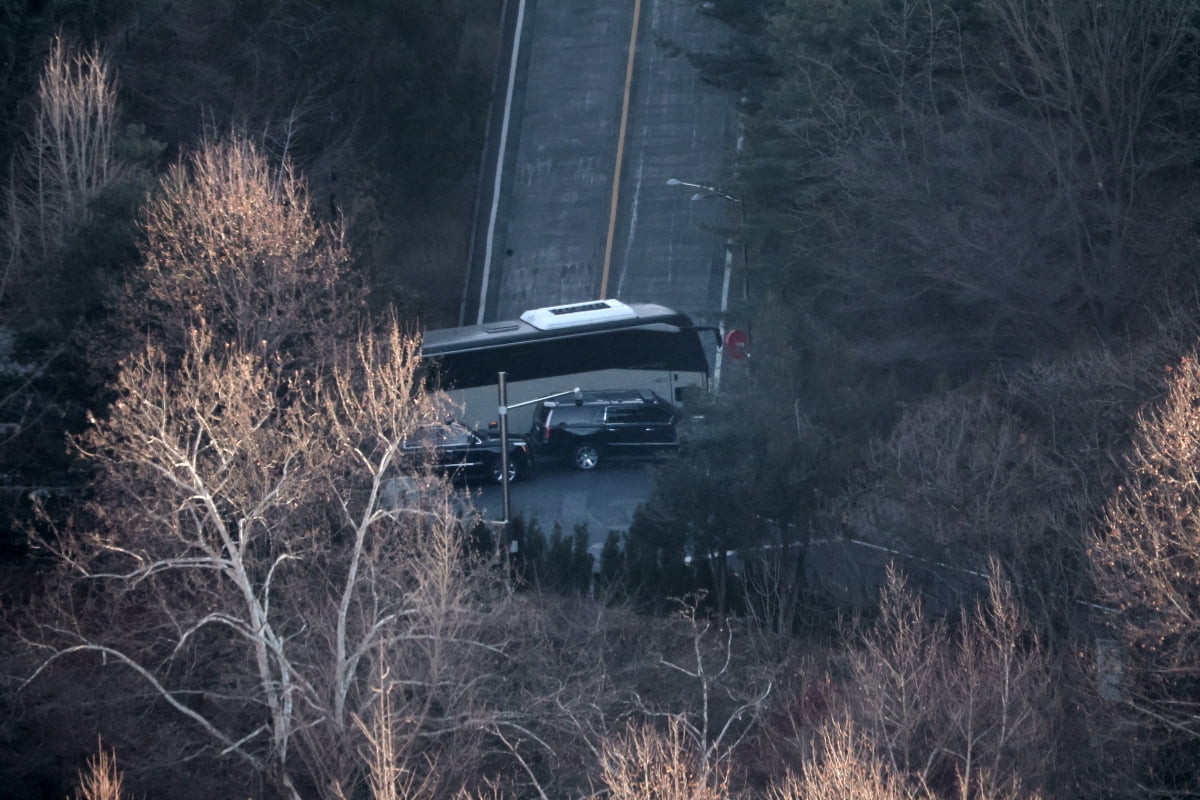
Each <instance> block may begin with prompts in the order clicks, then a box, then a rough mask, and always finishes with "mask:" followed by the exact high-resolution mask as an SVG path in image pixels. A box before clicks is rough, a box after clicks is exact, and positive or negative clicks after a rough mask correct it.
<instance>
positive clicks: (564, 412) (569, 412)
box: [550, 406, 604, 428]
mask: <svg viewBox="0 0 1200 800" xmlns="http://www.w3.org/2000/svg"><path fill="white" fill-rule="evenodd" d="M603 416H604V407H603V406H558V407H557V408H555V409H554V410H553V413H551V415H550V426H551V427H552V428H558V427H561V426H564V425H595V424H598V423H599V422H600V421H601V419H602V418H603Z"/></svg>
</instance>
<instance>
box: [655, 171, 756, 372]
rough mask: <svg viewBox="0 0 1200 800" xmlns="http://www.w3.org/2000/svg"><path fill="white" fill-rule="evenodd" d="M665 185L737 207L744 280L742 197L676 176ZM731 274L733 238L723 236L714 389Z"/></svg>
mask: <svg viewBox="0 0 1200 800" xmlns="http://www.w3.org/2000/svg"><path fill="white" fill-rule="evenodd" d="M667 185H668V186H686V187H688V188H689V189H698V190H700V191H701V192H705V194H699V193H697V194H693V195H692V199H693V200H703V199H704V198H706V197H720V198H723V199H725V200H728V201H729V202H731V203H733V204H734V205H736V206H737V209H738V231H739V232H740V233H741V235H742V274H743V280H744V279H745V277H744V276H745V270H746V265H747V253H746V240H745V228H746V204H745V203H743V202H742V199H741V198H740V197H737V196H735V195H732V194H730V193H729V192H726V191H724V190H722V189H718V188H717V187H715V186H709V185H708V184H704V183H691V182H689V181H681V180H679V179H678V178H667ZM732 275H733V238H732V237H726V238H725V275H724V277H723V278H722V280H721V319H720V321H719V322H718V323H717V328H718V330H720V332H721V343H722V347H721V348H719V349H718V350H717V356H716V363H715V364H714V366H713V384H714V385H715V390H716V391H720V389H721V360H722V359H721V355H722V353H723V351H724V346H723V345H724V342H725V314H726V313H727V312H728V311H729V281H730V277H731V276H732ZM743 299H745V298H743Z"/></svg>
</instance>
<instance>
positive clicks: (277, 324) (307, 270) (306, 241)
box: [123, 135, 364, 362]
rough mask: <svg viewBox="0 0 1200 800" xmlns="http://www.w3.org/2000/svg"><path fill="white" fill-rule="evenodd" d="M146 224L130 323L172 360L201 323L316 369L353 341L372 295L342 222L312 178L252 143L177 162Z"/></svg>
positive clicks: (232, 139)
mask: <svg viewBox="0 0 1200 800" xmlns="http://www.w3.org/2000/svg"><path fill="white" fill-rule="evenodd" d="M141 225H142V229H143V231H144V233H145V245H144V247H143V263H142V266H141V268H140V270H139V271H138V273H137V274H136V275H135V277H134V280H133V281H132V283H131V285H130V291H129V292H128V294H127V297H126V302H125V304H124V308H123V314H124V316H125V319H126V325H125V327H126V330H128V331H131V332H139V333H143V335H148V336H149V337H150V339H151V340H152V341H156V342H159V343H160V344H161V346H163V347H164V348H165V349H166V350H167V352H168V353H173V354H174V353H178V352H179V351H180V350H181V349H182V348H184V347H185V346H186V342H187V336H188V331H190V330H191V329H192V328H194V327H196V326H199V325H201V324H203V325H206V326H207V327H209V328H210V329H211V330H213V332H214V334H216V335H218V336H219V337H221V338H222V339H226V340H229V341H232V342H236V343H237V344H238V345H239V346H240V347H241V348H242V350H243V351H245V352H266V353H280V352H283V353H287V354H288V355H289V356H290V357H293V358H297V357H299V358H303V357H304V356H307V357H308V360H309V361H310V362H311V361H312V360H314V351H317V350H318V348H321V347H326V346H328V344H329V337H330V335H332V334H341V335H342V336H345V337H352V335H353V331H354V330H355V328H356V326H357V322H358V319H357V318H358V315H359V313H360V312H361V310H362V302H363V298H364V294H363V290H362V288H361V286H360V285H359V284H358V283H357V282H356V281H355V280H353V276H352V274H351V273H350V271H349V265H350V256H349V252H348V250H347V247H346V243H345V239H344V231H343V229H342V226H341V223H340V221H339V222H335V223H333V224H324V223H321V222H318V221H317V219H316V217H315V215H314V213H313V209H312V207H311V199H310V197H309V194H308V189H307V186H306V183H305V181H304V179H303V178H302V177H301V176H299V175H297V174H296V173H295V172H293V170H292V168H291V166H290V165H289V164H287V163H284V164H283V165H282V166H280V167H279V168H274V167H272V166H271V165H270V164H269V163H268V161H267V159H266V157H265V156H264V155H263V154H262V153H261V152H260V150H259V149H258V147H256V146H255V145H254V144H253V143H252V142H251V141H249V140H248V139H246V138H245V137H243V136H238V135H231V136H228V137H225V138H223V139H219V140H208V141H205V142H204V143H203V145H202V146H201V147H200V149H199V150H198V151H196V152H195V153H193V154H192V155H191V156H190V157H189V158H188V159H186V161H184V162H181V163H179V164H176V165H175V166H174V167H172V168H171V170H170V172H169V173H168V174H167V176H166V177H165V178H164V179H163V181H162V186H161V189H160V191H159V192H157V193H156V194H155V195H153V196H152V197H151V198H150V199H149V200H148V201H147V203H146V204H145V206H144V207H143V209H142V215H141ZM318 342H320V343H321V344H318Z"/></svg>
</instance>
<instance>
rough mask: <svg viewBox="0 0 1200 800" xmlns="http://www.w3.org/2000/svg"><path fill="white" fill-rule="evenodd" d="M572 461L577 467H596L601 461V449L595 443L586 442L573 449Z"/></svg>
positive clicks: (583, 468)
mask: <svg viewBox="0 0 1200 800" xmlns="http://www.w3.org/2000/svg"><path fill="white" fill-rule="evenodd" d="M571 461H572V463H574V464H575V468H576V469H582V470H589V469H595V468H596V465H597V464H599V463H600V451H599V450H597V449H596V446H595V445H594V444H589V443H587V442H584V443H583V444H581V445H577V446H576V447H575V449H574V450H572V451H571Z"/></svg>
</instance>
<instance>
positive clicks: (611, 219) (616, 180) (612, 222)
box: [600, 0, 642, 299]
mask: <svg viewBox="0 0 1200 800" xmlns="http://www.w3.org/2000/svg"><path fill="white" fill-rule="evenodd" d="M641 15H642V0H633V30H631V31H630V32H629V57H628V59H627V60H626V62H625V95H624V97H622V98H621V130H620V131H619V132H618V134H617V164H616V166H615V167H613V183H612V200H611V201H610V202H609V207H608V238H607V239H605V241H604V270H603V272H601V273H600V298H601V299H604V298H606V297H608V271H609V267H610V266H611V265H612V250H613V231H614V230H616V227H617V198H618V196H619V195H620V193H621V161H622V159H624V157H625V128H626V127H627V126H628V124H629V94H630V87H631V86H632V84H633V56H634V52H635V51H636V49H637V35H638V20H639V19H640V18H641Z"/></svg>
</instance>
